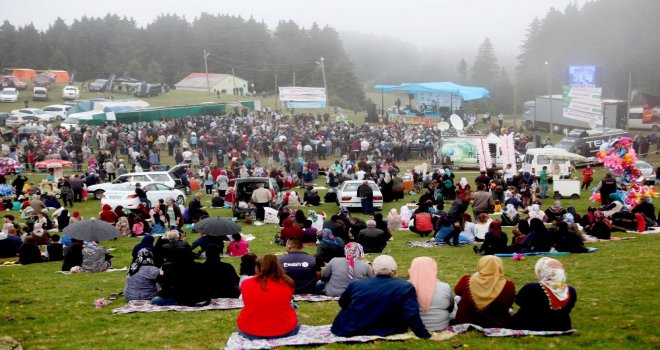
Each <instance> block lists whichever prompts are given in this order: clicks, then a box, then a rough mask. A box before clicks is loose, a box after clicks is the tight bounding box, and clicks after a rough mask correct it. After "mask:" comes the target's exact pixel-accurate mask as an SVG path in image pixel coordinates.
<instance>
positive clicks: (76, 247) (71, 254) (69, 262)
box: [62, 239, 83, 272]
mask: <svg viewBox="0 0 660 350" xmlns="http://www.w3.org/2000/svg"><path fill="white" fill-rule="evenodd" d="M82 250H83V241H80V240H77V239H71V245H70V246H68V247H65V248H64V261H63V262H62V271H65V272H68V271H71V268H73V267H75V266H80V265H82V262H83V256H82Z"/></svg>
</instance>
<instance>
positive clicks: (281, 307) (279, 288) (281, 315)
mask: <svg viewBox="0 0 660 350" xmlns="http://www.w3.org/2000/svg"><path fill="white" fill-rule="evenodd" d="M241 294H242V295H243V302H244V303H245V306H244V307H243V309H242V310H241V313H240V314H239V315H238V320H237V322H236V324H237V326H238V329H239V330H240V331H241V332H243V333H247V334H249V335H253V336H258V337H276V336H280V335H284V334H287V333H289V332H291V331H293V330H294V329H295V328H296V327H297V326H298V316H297V315H296V312H295V311H294V310H293V307H292V306H291V298H292V297H293V288H292V287H289V286H288V285H286V284H284V283H282V282H275V281H273V280H268V281H267V282H266V289H265V290H264V289H263V288H261V283H260V282H257V280H256V278H255V277H251V278H248V279H246V280H245V281H243V284H242V285H241Z"/></svg>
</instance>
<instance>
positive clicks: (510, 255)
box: [495, 247, 598, 258]
mask: <svg viewBox="0 0 660 350" xmlns="http://www.w3.org/2000/svg"><path fill="white" fill-rule="evenodd" d="M597 251H598V248H594V247H591V248H587V251H586V252H585V253H594V252H597ZM514 254H518V253H509V254H495V256H499V257H501V258H504V257H512V256H513V255H514ZM520 254H522V255H524V256H534V255H568V254H574V253H570V252H530V253H520Z"/></svg>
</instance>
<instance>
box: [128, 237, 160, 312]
mask: <svg viewBox="0 0 660 350" xmlns="http://www.w3.org/2000/svg"><path fill="white" fill-rule="evenodd" d="M145 238H146V237H145ZM136 248H137V246H136ZM158 275H160V269H159V268H157V267H156V266H154V255H153V252H152V251H151V250H149V249H147V248H142V249H140V250H139V251H138V252H137V255H136V257H135V261H133V263H132V264H131V267H130V268H129V269H128V273H127V274H126V287H125V288H124V298H126V300H128V301H131V300H151V299H152V298H153V297H155V296H156V291H157V289H156V278H157V277H158Z"/></svg>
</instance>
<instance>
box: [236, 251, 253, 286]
mask: <svg viewBox="0 0 660 350" xmlns="http://www.w3.org/2000/svg"><path fill="white" fill-rule="evenodd" d="M256 263H257V255H256V254H254V253H247V254H245V255H243V256H242V257H241V265H240V266H239V271H238V273H239V275H240V280H239V281H238V286H239V287H240V286H241V284H243V281H245V280H246V279H248V278H250V277H252V276H254V274H255V265H256Z"/></svg>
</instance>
